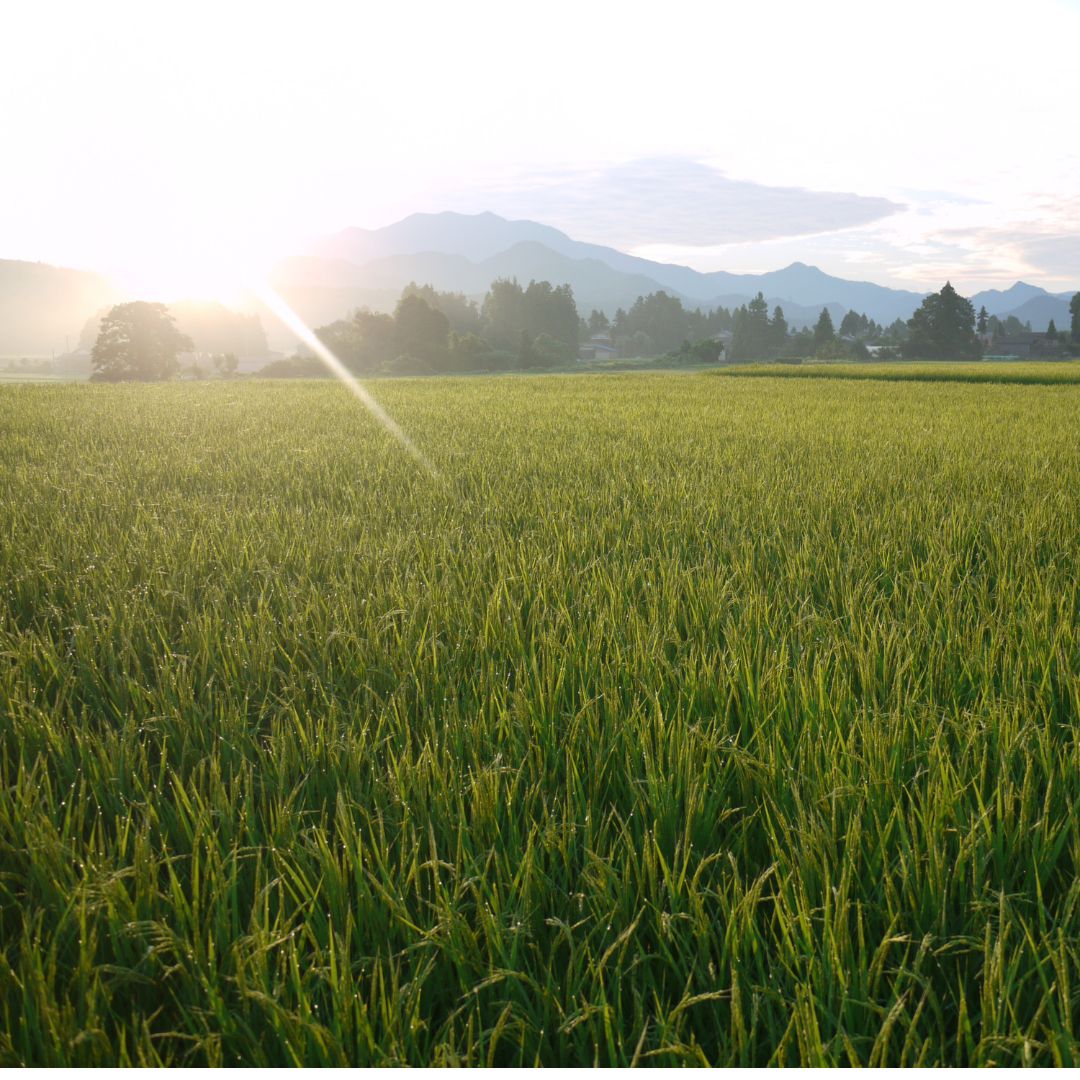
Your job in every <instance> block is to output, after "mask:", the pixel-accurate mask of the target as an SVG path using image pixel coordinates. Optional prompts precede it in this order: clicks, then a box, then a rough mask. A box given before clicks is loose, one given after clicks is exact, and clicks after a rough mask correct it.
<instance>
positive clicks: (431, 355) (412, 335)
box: [394, 292, 450, 368]
mask: <svg viewBox="0 0 1080 1080" xmlns="http://www.w3.org/2000/svg"><path fill="white" fill-rule="evenodd" d="M394 323H395V326H396V341H397V346H398V349H399V350H400V352H401V353H402V354H403V355H405V356H411V357H412V358H413V359H414V360H421V361H423V362H424V363H425V364H428V365H429V366H431V367H433V368H439V367H445V366H446V356H447V352H446V347H447V339H448V336H449V333H450V320H449V319H448V318H447V317H446V316H445V315H444V314H443V313H442V312H441V311H439V310H438V309H436V308H433V307H432V306H431V305H430V304H429V303H428V302H427V300H425V299H424V298H423V297H422V296H420V295H418V294H417V293H408V292H407V293H406V294H405V295H404V296H402V298H401V300H400V301H398V306H397V310H396V311H395V312H394Z"/></svg>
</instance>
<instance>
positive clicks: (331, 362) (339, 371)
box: [251, 283, 439, 479]
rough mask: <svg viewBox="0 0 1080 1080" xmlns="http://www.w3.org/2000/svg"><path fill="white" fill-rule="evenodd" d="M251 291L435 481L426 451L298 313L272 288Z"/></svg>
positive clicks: (256, 286)
mask: <svg viewBox="0 0 1080 1080" xmlns="http://www.w3.org/2000/svg"><path fill="white" fill-rule="evenodd" d="M251 289H252V291H253V292H254V293H255V295H256V296H258V297H259V299H260V300H262V302H263V303H264V304H266V306H267V307H268V308H269V309H270V310H271V311H272V312H273V313H274V314H275V315H276V316H277V317H278V318H279V319H280V320H281V321H282V322H283V323H284V324H285V325H286V326H287V327H288V328H289V329H290V330H291V331H292V332H293V333H294V334H295V335H296V336H297V337H298V338H299V339H300V340H301V341H302V342H303V343H304V344H305V345H306V346H307V347H308V348H309V349H310V350H311V351H312V352H313V353H314V354H315V355H316V356H317V357H318V358H319V360H321V361H322V363H323V365H324V366H325V367H326V369H327V370H328V371H329V372H330V374H331V375H333V376H334V377H335V378H337V379H338V380H340V381H341V382H342V383H343V384H344V385H345V386H346V387H347V388H348V390H349V391H350V392H351V393H352V395H353V396H354V397H355V398H356V399H357V400H358V401H359V402H360V403H361V404H362V405H363V406H364V408H366V409H367V410H368V412H369V413H371V415H372V416H373V417H374V418H375V419H376V420H378V422H379V423H380V424H382V426H383V427H384V428H385V429H386V430H387V431H388V432H389V433H390V434H391V435H393V437H394V438H395V439H397V441H398V442H399V443H401V445H402V446H403V447H404V448H405V449H406V450H407V451H408V452H409V453H410V454H411V455H412V456H413V458H415V459H416V461H417V462H419V463H420V465H421V466H423V468H424V469H425V470H426V471H427V472H428V473H429V474H430V475H431V476H432V477H434V478H436V479H438V477H439V471H438V469H436V468H435V466H434V465H433V464H432V463H431V461H430V460H429V459H428V457H427V456H426V455H425V454H424V452H423V451H422V450H421V449H420V448H419V447H418V446H417V445H416V443H414V442H413V441H412V439H410V438H409V436H408V435H406V434H405V432H404V431H403V430H402V429H401V426H400V425H399V424H398V422H397V421H396V420H395V419H394V418H393V417H392V416H391V415H390V414H389V413H388V412H387V411H386V410H385V409H384V408H383V407H382V406H381V405H380V404H379V403H378V402H377V401H376V400H375V398H373V397H372V396H371V394H370V393H369V392H368V390H367V388H366V387H365V386H364V385H363V383H361V382H360V380H359V379H357V377H356V376H355V375H353V373H352V372H351V371H350V370H349V369H348V368H347V367H346V366H345V365H344V364H343V363H342V362H341V361H340V360H339V359H338V358H337V357H336V356H335V355H334V354H333V353H332V352H331V351H330V350H329V349H328V348H327V347H326V345H325V343H323V342H322V341H320V340H319V339H318V337H316V335H315V333H314V332H313V331H312V329H311V328H310V327H309V326H308V325H307V323H305V322H304V320H303V319H301V318H300V316H299V315H297V314H296V312H295V311H293V309H292V308H291V307H289V305H288V304H286V303H285V301H284V300H283V299H282V298H281V297H280V296H278V294H277V293H276V292H274V290H273V289H271V288H270V286H269V285H263V284H258V283H256V284H253V285H252V286H251Z"/></svg>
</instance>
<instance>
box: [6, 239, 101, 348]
mask: <svg viewBox="0 0 1080 1080" xmlns="http://www.w3.org/2000/svg"><path fill="white" fill-rule="evenodd" d="M120 299H122V297H121V296H120V293H119V291H118V290H117V289H116V288H115V287H114V286H113V285H112V283H111V282H109V281H108V280H107V279H106V278H104V277H102V276H101V275H100V274H95V273H92V272H90V271H87V270H69V269H67V268H65V267H60V266H50V265H49V264H48V263H35V262H24V261H21V260H16V259H0V356H48V355H49V354H50V353H57V354H59V353H63V352H65V351H66V350H67V349H69V348H74V347H75V344H76V342H77V341H78V338H79V333H80V332H81V330H82V328H83V325H84V323H85V322H86V320H87V318H89V317H90V316H91V315H92V314H93V313H94V312H95V311H98V310H99V309H100V308H102V307H106V306H108V305H110V304H114V303H117V302H118V301H119V300H120Z"/></svg>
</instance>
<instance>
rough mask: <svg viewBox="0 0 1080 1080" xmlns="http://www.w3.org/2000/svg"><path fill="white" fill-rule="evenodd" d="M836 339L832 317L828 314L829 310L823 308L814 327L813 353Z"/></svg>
mask: <svg viewBox="0 0 1080 1080" xmlns="http://www.w3.org/2000/svg"><path fill="white" fill-rule="evenodd" d="M835 337H836V331H835V330H834V329H833V321H832V316H831V315H830V314H829V309H828V308H826V307H823V308H822V309H821V314H820V315H819V316H818V321H817V323H815V325H814V351H815V352H817V351H818V350H819V349H821V348H822V347H823V346H825V345H828V344H829V342H830V341H832V340H833V339H834V338H835Z"/></svg>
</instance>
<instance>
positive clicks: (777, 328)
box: [769, 304, 788, 349]
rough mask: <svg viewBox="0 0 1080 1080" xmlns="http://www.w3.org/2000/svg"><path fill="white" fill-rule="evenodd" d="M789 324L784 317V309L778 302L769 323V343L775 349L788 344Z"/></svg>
mask: <svg viewBox="0 0 1080 1080" xmlns="http://www.w3.org/2000/svg"><path fill="white" fill-rule="evenodd" d="M787 337H788V324H787V319H785V318H784V309H783V308H782V307H781V306H780V305H779V304H777V305H776V307H774V308H773V313H772V321H771V322H770V323H769V343H770V344H771V345H772V346H773V348H775V349H782V348H783V347H784V346H785V345H786V344H787Z"/></svg>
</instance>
